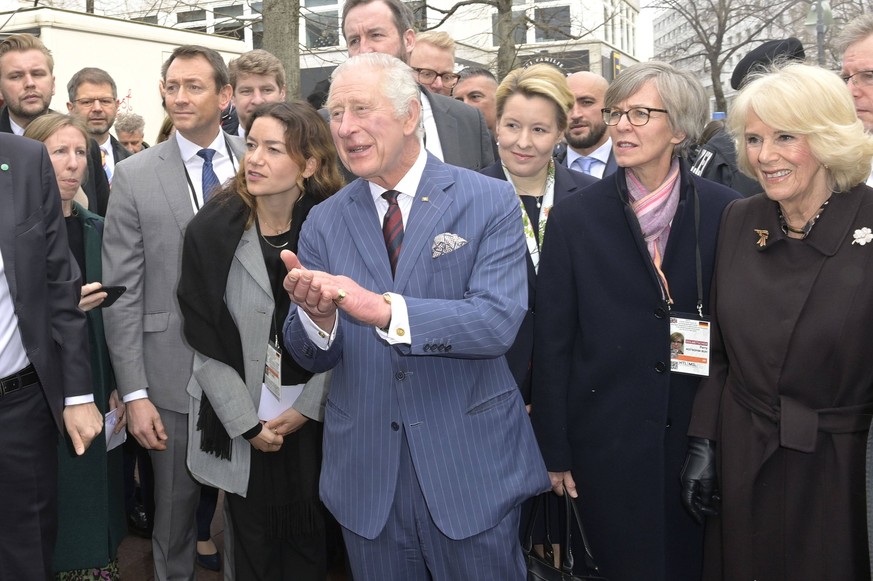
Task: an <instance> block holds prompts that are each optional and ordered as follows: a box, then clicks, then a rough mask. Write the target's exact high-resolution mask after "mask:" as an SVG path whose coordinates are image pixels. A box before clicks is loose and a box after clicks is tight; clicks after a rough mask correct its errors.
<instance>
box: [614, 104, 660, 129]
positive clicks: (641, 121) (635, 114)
mask: <svg viewBox="0 0 873 581" xmlns="http://www.w3.org/2000/svg"><path fill="white" fill-rule="evenodd" d="M600 112H601V113H603V122H604V123H606V124H607V125H618V122H619V121H621V116H622V115H627V120H628V122H629V123H630V124H631V125H633V126H634V127H642V126H643V125H645V124H646V123H648V122H649V118H650V117H651V116H652V113H654V112H657V113H667V110H666V109H655V108H654V107H631V108H630V109H628V110H627V111H622V110H621V109H609V108H606V109H601V110H600ZM668 115H669V113H668Z"/></svg>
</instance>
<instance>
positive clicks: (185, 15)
mask: <svg viewBox="0 0 873 581" xmlns="http://www.w3.org/2000/svg"><path fill="white" fill-rule="evenodd" d="M203 20H206V10H202V9H201V10H188V11H187V12H177V13H176V22H178V23H179V24H184V23H186V22H200V21H203Z"/></svg>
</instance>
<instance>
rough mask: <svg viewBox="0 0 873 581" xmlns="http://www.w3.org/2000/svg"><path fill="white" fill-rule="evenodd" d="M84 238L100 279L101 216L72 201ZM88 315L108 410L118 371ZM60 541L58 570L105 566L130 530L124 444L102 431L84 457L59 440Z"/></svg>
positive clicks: (101, 397)
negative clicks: (114, 443)
mask: <svg viewBox="0 0 873 581" xmlns="http://www.w3.org/2000/svg"><path fill="white" fill-rule="evenodd" d="M73 208H74V210H73V211H74V214H75V215H76V216H77V219H78V220H79V221H80V222H81V223H82V226H83V230H84V241H85V272H84V275H83V279H84V281H85V282H97V281H100V280H102V265H101V259H100V251H101V250H100V247H101V245H102V240H103V218H101V217H100V216H98V215H97V214H94V213H92V212H89V211H88V210H86V209H84V208H82V207H81V206H80V205H78V204H76V203H74V204H73ZM87 315H88V339H89V343H90V352H91V368H92V374H93V380H94V386H93V387H94V401H95V403H96V404H97V407H98V408H99V409H100V412H101V413H106V411H107V410H108V407H109V406H108V401H109V394H110V393H111V392H112V390H113V389H115V376H114V374H113V373H112V366H111V365H110V362H109V352H108V350H107V348H106V337H105V336H104V334H103V311H102V310H100V309H93V310H91V311H89V312H88V313H87ZM58 459H59V462H58V468H59V478H58V540H57V544H56V546H55V553H54V570H55V571H69V570H72V569H84V568H90V567H103V566H105V565H107V564H108V563H109V561H110V560H112V559H114V558H115V557H116V553H117V551H118V545H119V544H120V543H121V540H122V538H124V535H125V534H126V532H127V531H126V528H125V520H124V486H123V478H122V457H121V447H118V448H116V449H114V450H112V451H111V452H109V453H108V454H107V452H106V436H105V434H103V433H101V434H100V435H99V436H98V437H97V438H95V439H94V441H93V442H92V443H91V446H90V447H89V448H88V450H87V451H86V452H85V454H84V455H83V456H81V457H77V456H76V453H75V452H74V451H73V447H72V443H71V442H70V438H69V436H67V435H66V434H64V436H63V438H61V439H60V442H59V444H58Z"/></svg>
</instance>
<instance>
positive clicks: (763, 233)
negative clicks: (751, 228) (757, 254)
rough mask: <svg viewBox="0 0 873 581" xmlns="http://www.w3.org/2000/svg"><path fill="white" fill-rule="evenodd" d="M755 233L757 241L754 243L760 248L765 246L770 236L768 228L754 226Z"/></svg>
mask: <svg viewBox="0 0 873 581" xmlns="http://www.w3.org/2000/svg"><path fill="white" fill-rule="evenodd" d="M755 234H757V235H758V242H756V244H757V245H758V246H759V247H761V248H766V247H767V238H769V237H770V232H769V231H768V230H758V229H757V228H755Z"/></svg>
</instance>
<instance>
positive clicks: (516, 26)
mask: <svg viewBox="0 0 873 581" xmlns="http://www.w3.org/2000/svg"><path fill="white" fill-rule="evenodd" d="M512 26H513V28H512V42H513V44H525V43H526V42H527V18H526V17H525V15H524V11H523V10H519V11H515V10H513V11H512ZM501 44H503V39H502V38H500V34H499V33H498V31H497V14H496V13H495V14H492V15H491V45H492V46H500V45H501Z"/></svg>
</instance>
